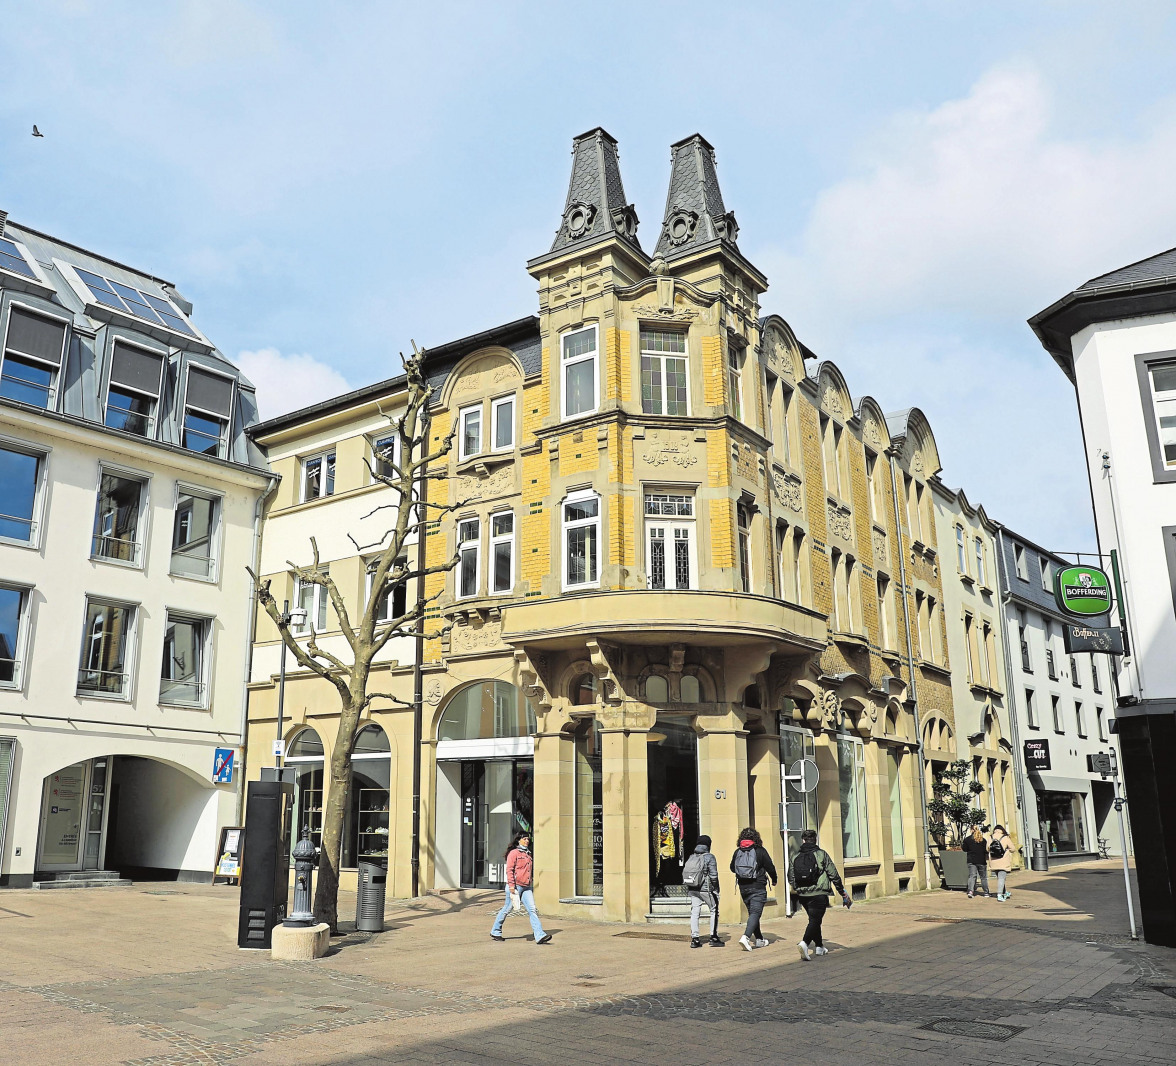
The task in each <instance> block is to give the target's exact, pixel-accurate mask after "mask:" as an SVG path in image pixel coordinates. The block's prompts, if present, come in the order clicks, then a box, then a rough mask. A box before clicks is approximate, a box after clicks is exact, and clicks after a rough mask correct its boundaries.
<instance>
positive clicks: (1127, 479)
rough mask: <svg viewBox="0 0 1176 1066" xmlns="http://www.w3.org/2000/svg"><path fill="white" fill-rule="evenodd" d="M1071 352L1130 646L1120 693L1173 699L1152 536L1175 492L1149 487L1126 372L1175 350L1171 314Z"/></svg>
mask: <svg viewBox="0 0 1176 1066" xmlns="http://www.w3.org/2000/svg"><path fill="white" fill-rule="evenodd" d="M1072 348H1073V352H1074V368H1075V376H1076V378H1077V382H1078V400H1079V404H1080V407H1081V411H1082V424H1083V433H1084V436H1085V440H1086V461H1087V464H1088V467H1089V471H1090V481H1091V485H1092V489H1093V495H1094V504H1095V522H1096V525H1097V529H1098V537H1099V545H1100V548H1101V550H1102V551H1103V552H1109V551H1110V549H1111V548H1118V550H1119V553H1120V563H1121V567H1122V570H1123V577H1124V580H1125V582H1126V585H1127V588H1126V590H1125V593H1126V596H1127V605H1128V613H1129V615H1130V618H1131V627H1132V635H1133V636H1134V638H1135V642H1136V644H1137V647H1135V648H1133V653H1134V654H1133V655H1132V657H1131V658H1130V659H1128V660H1125V661H1124V664H1123V665H1124V670H1123V671H1122V673H1121V674H1120V677H1119V682H1120V686H1121V688H1122V690H1123V691H1124V692H1130V693H1133V694H1135V695H1136V696H1139V697H1140V698H1148V699H1156V698H1161V697H1172V696H1176V655H1174V654H1173V649H1174V648H1176V611H1174V609H1173V603H1172V593H1171V587H1170V583H1169V577H1168V566H1167V561H1166V559H1165V556H1164V545H1163V537H1162V534H1161V532H1160V528H1161V527H1162V526H1165V525H1176V484H1159V485H1157V484H1155V483H1154V482H1153V480H1152V466H1151V457H1150V453H1149V451H1148V445H1147V436H1146V429H1145V422H1144V406H1143V404H1144V401H1143V399H1142V398H1141V396H1140V390H1139V385H1138V380H1137V376H1136V369H1135V357H1136V355H1138V354H1141V353H1150V352H1164V351H1173V350H1176V315H1170V314H1169V315H1155V316H1149V317H1147V318H1141V319H1131V320H1125V321H1117V322H1109V323H1102V324H1100V325H1096V326H1090V327H1088V328H1087V329H1085V330H1083V331H1082V332H1081V333H1078V334H1076V335H1075V336H1074V337H1073V339H1072ZM1104 451H1105V452H1108V453H1109V456H1110V458H1109V461H1110V467H1111V469H1110V475H1111V476H1109V477H1108V475H1107V473H1106V472H1105V471H1104V470H1103V460H1102V453H1103V452H1104ZM1112 495H1113V503H1114V508H1113V509H1112ZM1115 512H1117V520H1118V524H1117V530H1116V523H1115Z"/></svg>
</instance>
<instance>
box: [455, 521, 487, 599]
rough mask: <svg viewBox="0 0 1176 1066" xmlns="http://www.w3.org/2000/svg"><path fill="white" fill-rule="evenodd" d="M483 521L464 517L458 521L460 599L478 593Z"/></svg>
mask: <svg viewBox="0 0 1176 1066" xmlns="http://www.w3.org/2000/svg"><path fill="white" fill-rule="evenodd" d="M481 528H482V523H481V520H480V519H478V518H463V519H462V520H461V521H460V522H458V523H457V560H458V561H457V595H458V598H459V599H462V598H465V597H467V596H476V595H477V594H478V586H479V583H480V582H479V580H478V577H479V575H478V569H479V568H478V550H479V547H480V544H481Z"/></svg>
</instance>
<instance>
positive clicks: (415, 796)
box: [409, 399, 429, 899]
mask: <svg viewBox="0 0 1176 1066" xmlns="http://www.w3.org/2000/svg"><path fill="white" fill-rule="evenodd" d="M421 438H422V440H423V442H424V443H423V445H422V448H423V454H424V455H428V454H429V408H428V400H427V399H426V400H425V404H424V407H423V409H422V414H421ZM427 475H428V471H426V470H425V468H424V466H423V465H422V467H421V470H420V476H419V481H418V483H417V484H418V487H417V499H418V500H419V501H420V503H419V512H418V515H417V573H418V574H420V573H423V572H424V569H425V561H426V552H425V536H426V533H427V530H428V521H429V507H428V504H429V479H428V476H427ZM415 642H416V655H415V658H414V661H413V664H412V849H411V858H410V860H409V861H410V865H411V867H412V898H413V899H416V898H417V897H418V896H419V895H420V894H421V733H422V729H421V725H422V723H421V719H422V718H423V717H424V709H425V705H424V693H425V677H424V657H425V579H424V578H423V577H418V578H417V619H416V634H415Z"/></svg>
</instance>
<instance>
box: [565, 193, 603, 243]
mask: <svg viewBox="0 0 1176 1066" xmlns="http://www.w3.org/2000/svg"><path fill="white" fill-rule="evenodd" d="M595 217H596V207H595V205H594V204H586V203H584V201H583V200H574V201H573V202H572V203H570V204H568V209H567V210H566V211H565V212H564V227H565V228H566V229H567V232H568V236H569V237H571V238H572V239H573V240H574V239H575V238H576V237H583V236H584V234H585V233H587V232H588V231H589V230H590V229H591V228H592V220H593V219H594V218H595Z"/></svg>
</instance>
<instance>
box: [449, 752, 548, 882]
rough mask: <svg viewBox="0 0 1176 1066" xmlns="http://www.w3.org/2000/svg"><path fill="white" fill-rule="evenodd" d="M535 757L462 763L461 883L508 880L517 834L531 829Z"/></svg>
mask: <svg viewBox="0 0 1176 1066" xmlns="http://www.w3.org/2000/svg"><path fill="white" fill-rule="evenodd" d="M534 774H535V771H534V762H533V760H531V759H510V760H486V761H477V762H475V761H472V760H471V761H469V762H463V763H462V764H461V887H462V888H490V887H491V886H498V885H503V884H505V883H506V863H505V855H506V849H507V848H508V847H509V846H510V841H511V838H512V836H513V835H514V834H515V833H516V832H527V833H529V832H530V831H531V804H532V795H533V791H534Z"/></svg>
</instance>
